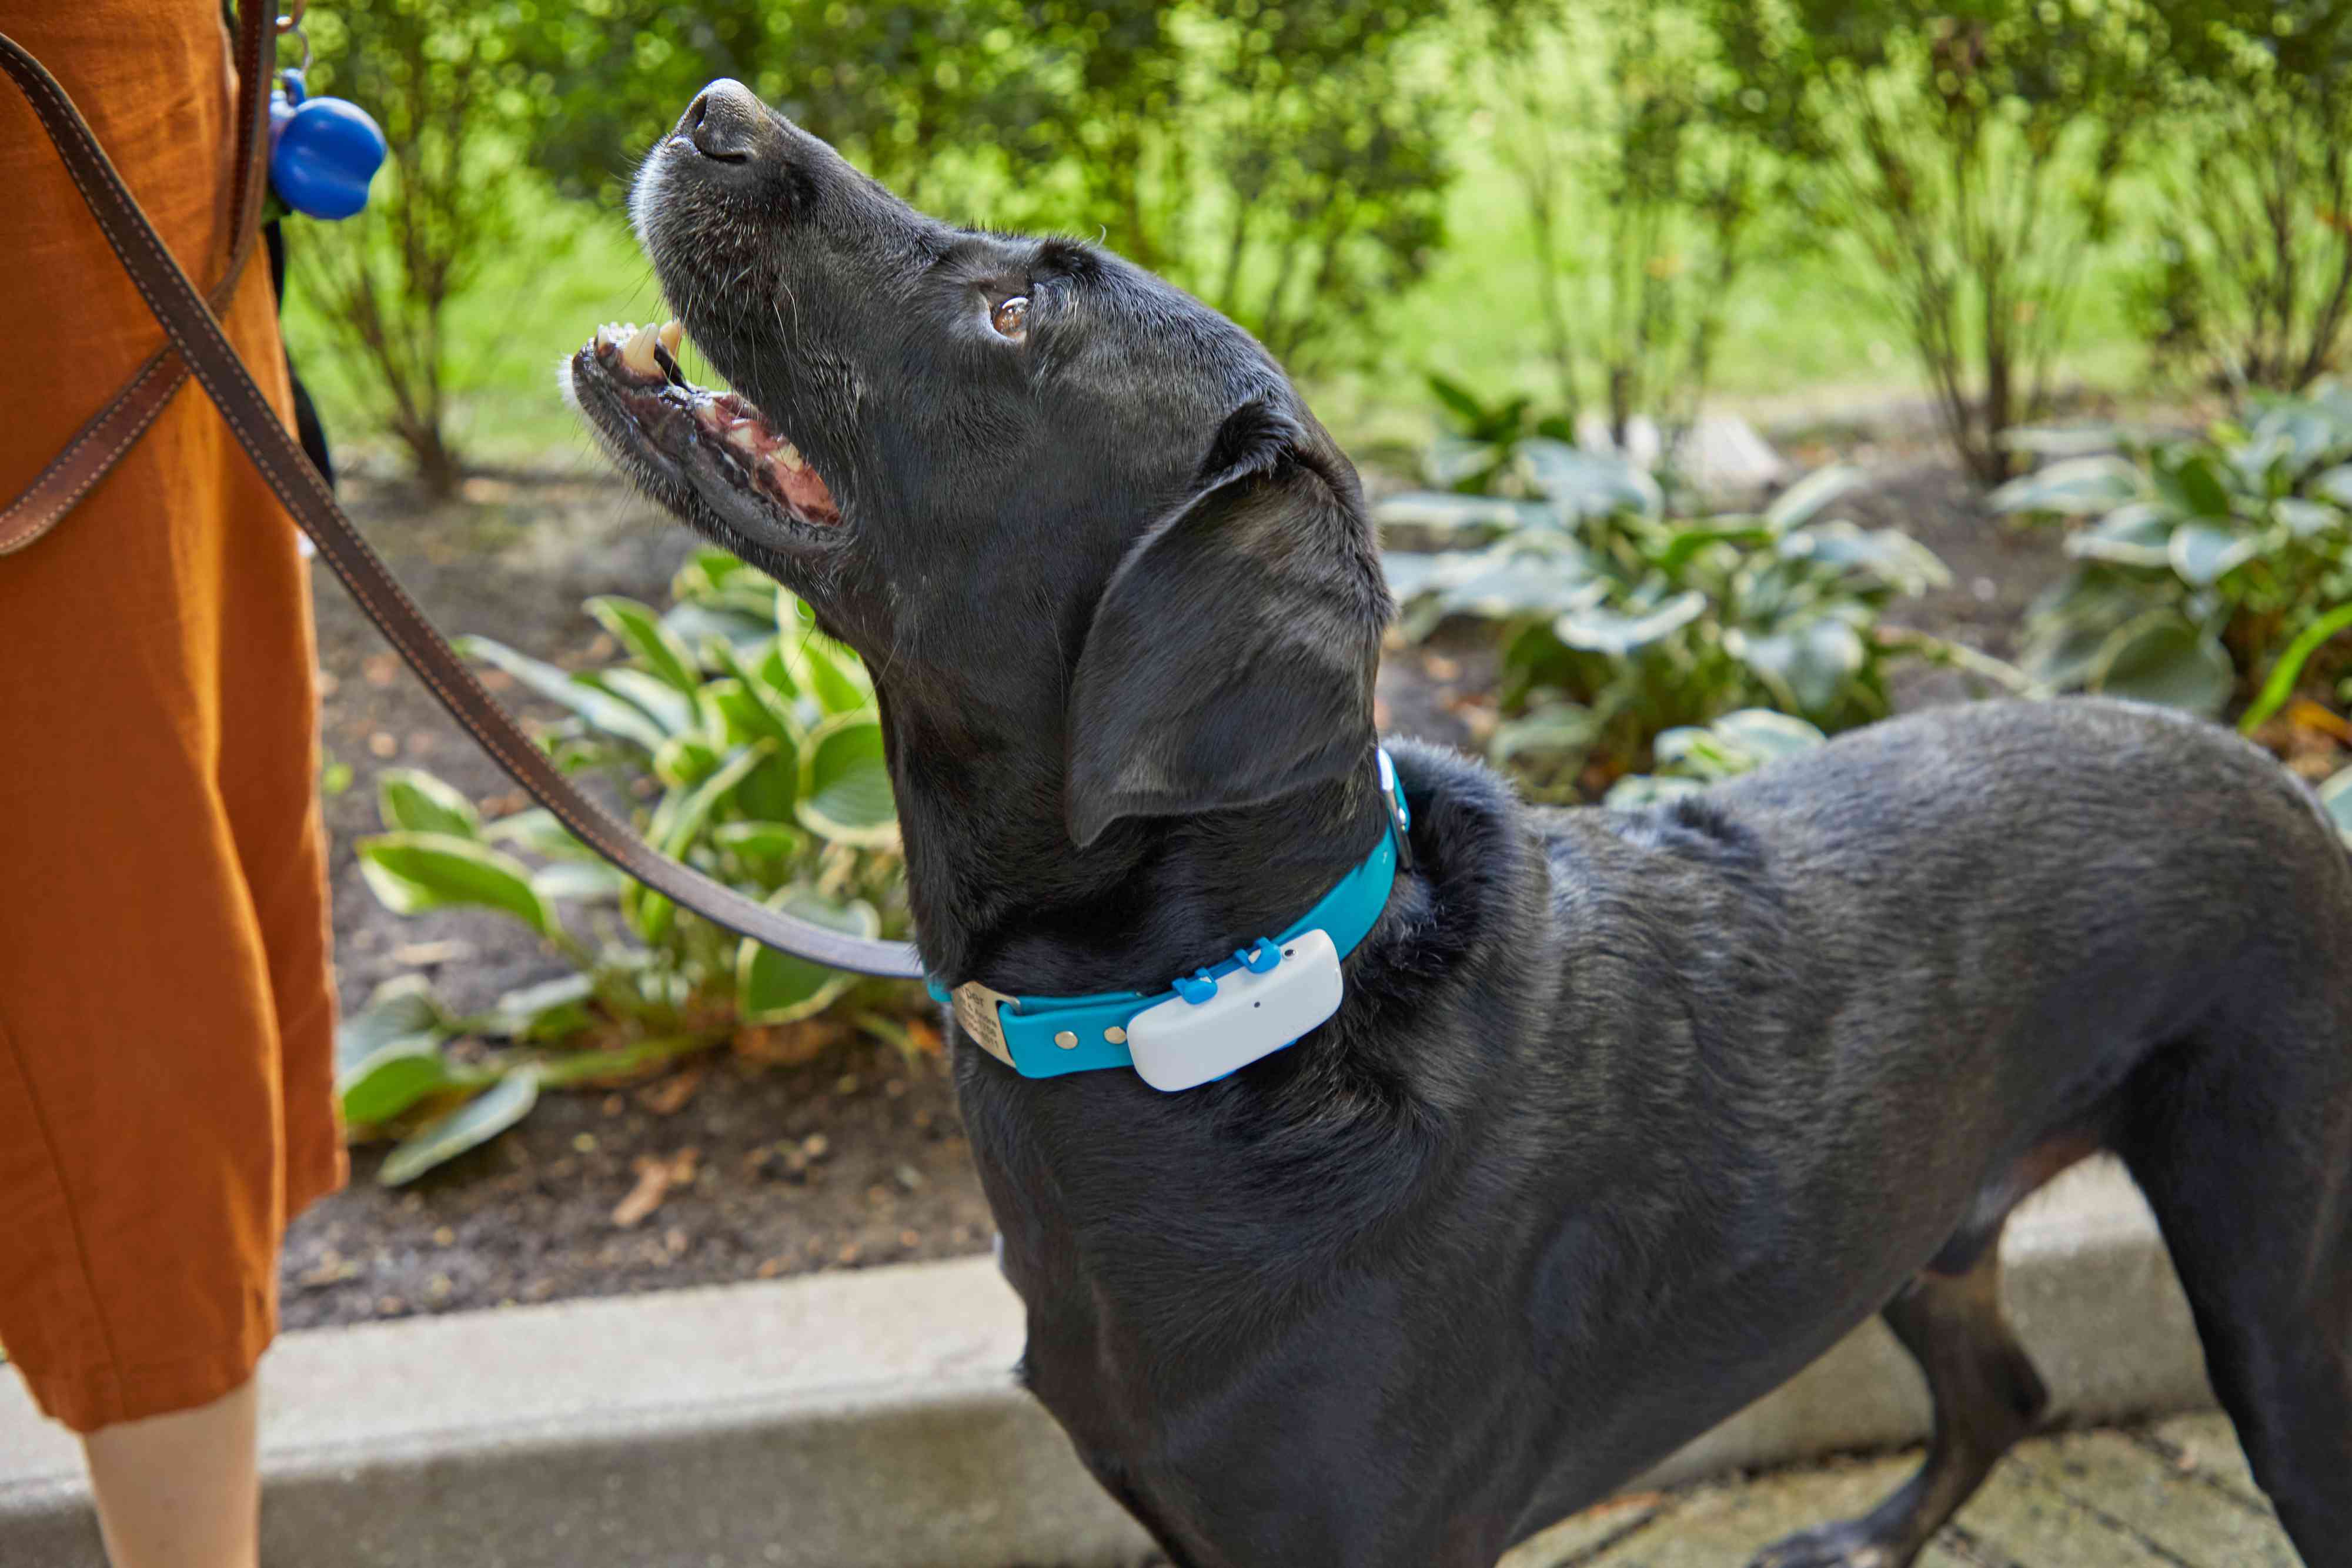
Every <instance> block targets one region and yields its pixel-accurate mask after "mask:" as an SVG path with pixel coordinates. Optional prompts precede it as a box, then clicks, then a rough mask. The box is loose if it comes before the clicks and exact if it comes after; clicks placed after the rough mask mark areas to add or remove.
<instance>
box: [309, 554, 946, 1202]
mask: <svg viewBox="0 0 2352 1568" xmlns="http://www.w3.org/2000/svg"><path fill="white" fill-rule="evenodd" d="M672 597H673V599H674V601H675V602H674V603H673V604H672V606H671V608H670V609H669V610H668V612H666V613H664V614H661V615H658V616H657V615H656V613H655V612H653V611H652V610H651V609H650V608H648V607H647V606H646V605H643V604H639V603H637V602H636V601H633V600H628V599H621V598H611V597H608V598H603V599H595V600H591V601H589V610H590V611H591V612H592V613H593V614H594V615H595V616H596V618H597V619H598V620H599V621H601V622H603V623H604V626H605V628H606V630H607V631H608V632H611V633H612V635H613V636H614V638H615V639H616V640H617V642H618V643H619V644H620V645H621V646H622V647H623V648H625V650H627V657H626V659H625V662H623V663H620V664H614V665H611V666H609V667H605V668H601V669H591V670H583V671H579V672H576V673H567V672H565V671H563V670H560V669H557V668H556V667H555V666H553V665H551V664H542V663H541V662H540V661H538V660H536V659H532V658H530V657H529V656H527V655H525V654H522V653H517V652H516V651H515V650H513V649H511V648H508V647H506V646H504V645H502V644H500V643H494V642H491V641H489V640H488V639H487V638H470V639H467V640H466V643H465V647H466V651H467V653H469V654H470V655H471V656H472V657H474V658H477V659H478V660H481V661H482V662H484V663H487V664H492V665H495V666H496V667H498V668H499V669H500V670H503V671H505V672H506V673H507V674H509V675H510V676H512V677H513V678H514V679H515V680H516V681H517V682H519V683H520V685H523V686H525V687H526V688H528V689H529V690H530V691H531V692H533V693H534V694H536V695H539V696H541V697H542V698H545V699H548V700H550V701H552V702H554V703H556V704H558V705H560V706H562V707H563V708H564V710H565V711H566V714H567V717H566V718H565V719H564V720H563V721H562V722H561V723H560V724H558V725H557V726H556V727H553V728H552V729H551V730H550V731H548V732H547V734H546V735H545V737H543V738H544V743H545V744H546V745H547V746H548V747H550V749H551V751H552V752H553V753H554V755H555V757H556V758H557V760H558V761H559V762H561V763H562V765H563V766H564V767H565V768H567V769H572V770H577V769H582V768H596V769H601V770H604V771H605V772H607V773H609V774H610V775H611V776H612V777H613V778H614V779H615V781H616V782H618V783H619V784H620V785H621V786H622V787H623V789H624V790H625V792H626V793H627V794H629V795H632V796H635V797H636V798H640V799H650V800H653V802H654V803H653V805H652V806H651V808H650V810H648V811H647V812H646V816H645V818H644V820H643V821H641V823H640V824H639V825H640V827H641V829H642V831H644V833H645V836H646V840H647V841H649V842H650V843H652V844H653V845H654V846H655V847H656V849H658V850H660V851H661V852H663V853H665V854H667V855H670V856H673V857H675V858H677V859H679V860H682V861H685V862H687V863H688V864H690V865H693V866H695V867H697V868H698V869H699V870H701V871H703V872H706V873H709V874H710V875H711V876H714V877H717V878H718V879H719V880H720V881H723V882H725V883H728V884H729V885H730V886H731V887H734V888H736V889H737V890H738V891H740V892H741V893H744V894H747V895H749V896H751V897H752V898H758V899H763V900H765V901H767V902H768V903H770V904H774V905H776V906H778V907H780V908H783V909H786V910H789V911H790V912H791V913H793V914H794V915H800V916H802V917H803V918H804V919H808V920H813V921H815V922H817V923H818V924H820V925H831V926H834V927H835V928H837V929H840V930H844V931H849V932H853V933H855V934H856V935H858V936H877V935H881V934H883V933H886V932H887V933H888V934H890V935H893V936H896V935H900V934H902V933H903V932H904V930H905V927H906V922H907V915H906V905H905V894H904V881H903V868H902V864H901V862H900V859H899V853H898V818H897V814H896V810H895V808H894V806H893V803H892V800H891V794H890V781H889V775H888V771H887V768H886V767H885V766H884V762H883V757H882V727H881V722H880V720H879V718H878V717H877V714H876V711H875V706H874V689H873V686H872V685H871V683H870V682H868V681H867V679H866V674H865V671H864V669H863V668H862V667H861V666H860V665H859V664H858V662H857V660H856V657H855V656H854V655H852V654H851V653H848V652H847V651H845V650H843V649H840V648H838V647H836V646H835V644H833V643H829V642H827V641H825V640H824V639H823V638H820V637H817V636H816V635H815V634H814V632H813V631H812V630H811V629H810V627H809V626H808V625H806V624H805V623H804V622H803V620H802V618H801V607H800V604H799V601H796V600H794V599H793V597H792V596H791V595H790V594H788V593H786V592H784V591H782V589H780V588H778V587H777V586H776V585H775V584H774V583H773V582H772V581H770V580H768V579H767V578H765V577H762V576H761V575H760V574H759V573H757V572H755V571H753V570H751V569H750V568H749V567H746V566H744V565H743V564H742V563H741V562H740V561H739V560H737V559H735V558H734V557H732V556H730V555H728V554H726V553H725V552H724V551H720V550H712V549H704V550H699V551H698V552H697V553H696V555H695V557H694V559H692V560H690V561H689V562H688V564H687V565H686V566H685V567H684V568H683V569H682V570H680V571H679V573H678V576H677V581H676V583H675V584H674V585H673V591H672ZM379 809H380V810H381V813H382V815H383V825H384V828H385V830H386V831H384V832H383V833H382V834H380V835H378V836H376V837H373V838H368V839H362V840H361V841H359V843H358V845H357V846H356V848H357V850H358V853H359V857H360V867H361V872H362V875H363V876H364V877H365V878H366V880H367V883H368V887H369V889H370V890H371V891H372V892H373V893H374V894H375V895H376V897H377V898H378V899H379V900H381V901H382V902H383V904H385V905H386V906H387V907H388V908H390V909H392V910H394V911H395V912H396V913H399V914H402V915H416V914H423V913H425V912H427V911H429V910H435V909H445V908H451V907H471V908H481V909H489V910H494V911H497V912H498V913H499V914H502V915H508V916H509V917H511V918H513V919H515V920H518V921H520V922H521V923H522V924H523V925H525V926H526V927H528V928H529V930H530V932H531V933H532V934H533V935H534V936H537V937H538V938H540V939H541V940H542V941H544V942H545V943H547V944H548V945H549V946H551V947H552V948H553V949H554V951H555V952H557V953H559V954H560V955H562V957H563V958H564V959H565V960H566V961H567V962H568V963H570V964H571V965H572V968H573V971H574V972H573V973H572V975H570V976H567V977H563V978H562V979H558V980H554V981H551V982H549V983H548V984H545V985H541V986H536V987H532V988H530V989H528V990H526V991H520V992H517V993H515V994H513V995H512V996H509V997H506V998H501V999H500V1000H499V1003H498V1005H497V1006H496V1007H495V1008H493V1009H491V1010H490V1011H489V1012H488V1014H486V1015H483V1016H482V1017H479V1018H461V1017H457V1016H456V1015H454V1014H452V1013H450V1012H449V1010H448V1009H446V1008H444V1007H443V1006H441V1004H440V1003H439V1002H438V1001H437V1000H436V999H435V998H433V997H432V995H431V993H430V992H429V991H428V990H426V989H425V988H424V987H423V986H422V985H421V983H410V984H405V985H402V986H399V987H396V988H394V989H393V990H392V991H390V992H388V993H386V994H385V995H383V996H380V997H379V998H377V1000H376V1002H374V1003H373V1004H371V1006H370V1008H369V1009H367V1010H366V1011H365V1012H363V1013H362V1014H361V1015H360V1016H359V1017H358V1018H356V1019H353V1020H352V1022H351V1023H350V1024H348V1025H346V1026H345V1030H344V1039H343V1041H342V1044H341V1069H340V1077H339V1091H340V1092H341V1095H342V1100H343V1113H344V1116H345V1118H346V1119H347V1120H348V1121H350V1122H351V1123H352V1124H355V1125H360V1126H376V1125H381V1124H387V1123H399V1124H401V1126H402V1127H403V1129H404V1132H405V1134H406V1136H405V1138H404V1142H403V1143H402V1145H401V1146H400V1147H399V1148H397V1149H395V1150H394V1152H393V1154H392V1155H391V1156H390V1157H388V1158H387V1159H386V1161H385V1163H384V1166H383V1172H382V1179H383V1181H385V1182H386V1183H391V1184H397V1183H399V1182H403V1181H406V1180H409V1179H411V1178H412V1177H414V1176H417V1175H420V1174H422V1173H423V1172H424V1171H425V1170H427V1169H430V1168H431V1167H432V1166H434V1165H436V1164H438V1163H440V1162H441V1161H442V1160H445V1159H447V1158H449V1157H451V1156H452V1155H456V1154H458V1153H461V1152H462V1151H463V1150H465V1149H467V1148H470V1147H472V1146H474V1145H476V1144H478V1143H479V1142H481V1141H482V1140H483V1139H485V1138H488V1137H490V1136H492V1135H494V1134H497V1133H499V1132H500V1131H502V1130H503V1129H504V1128H506V1127H507V1126H509V1125H511V1124H513V1123H514V1122H516V1121H518V1120H520V1118H521V1117H522V1116H523V1115H524V1114H526V1113H528V1112H529V1111H530V1105H531V1102H532V1101H533V1100H534V1099H535V1098H536V1096H537V1092H538V1090H539V1088H540V1086H541V1085H546V1084H558V1083H572V1082H594V1081H603V1080H606V1079H611V1078H614V1077H625V1076H627V1075H629V1074H631V1073H635V1072H640V1071H645V1070H646V1069H648V1068H651V1067H654V1066H656V1065H658V1064H659V1063H662V1062H664V1061H670V1060H672V1059H674V1058H676V1057H678V1056H681V1055H684V1054H686V1053H688V1052H691V1051H700V1050H705V1049H708V1048H709V1047H711V1046H714V1045H717V1044H719V1043H721V1042H723V1041H726V1040H730V1039H736V1038H738V1037H740V1034H741V1032H742V1031H743V1030H751V1029H761V1028H770V1027H773V1026H777V1025H784V1024H793V1023H798V1022H800V1021H801V1020H803V1019H808V1018H810V1017H812V1016H813V1015H814V1014H815V1013H817V1012H819V1011H820V1010H822V1009H825V1008H827V1007H829V1006H831V1005H832V1004H834V1003H835V1001H837V1000H839V999H841V998H844V997H845V996H847V995H849V994H850V993H852V992H853V991H856V993H857V995H858V996H859V997H860V998H863V1001H864V1003H865V1005H866V1013H865V1015H864V1018H863V1020H862V1021H863V1022H865V1023H866V1025H867V1026H868V1027H870V1028H871V1029H872V1030H874V1031H875V1032H877V1033H879V1034H882V1035H884V1036H885V1037H886V1038H903V1035H904V1030H903V1027H902V1026H901V1025H899V1024H898V1023H896V1022H895V1021H894V1020H893V1019H892V1017H891V1013H892V1011H893V1010H897V1011H904V1010H906V1009H907V1008H908V1007H909V1006H910V1005H911V1006H913V1007H917V1008H921V1007H927V1006H928V1004H927V1003H925V1002H923V1000H922V998H921V995H920V993H919V992H918V991H915V990H913V989H912V988H909V987H905V986H894V985H892V984H891V983H890V982H887V981H860V980H859V979H858V977H856V976H854V975H847V974H841V973H838V972H835V971H833V970H829V969H826V968H824V967H820V966H818V965H815V964H813V963H810V962H809V961H807V960H806V959H803V958H796V957H793V956H790V955H788V954H783V953H779V952H777V951H775V950H773V949H772V948H767V947H763V946H761V945H760V944H758V943H756V942H753V941H751V940H750V939H749V938H746V937H738V936H733V935H731V934H730V933H728V932H726V931H722V930H720V929H719V927H717V926H715V925H711V924H709V922H708V921H705V920H703V919H701V918H699V917H698V916H696V915H691V914H688V913H686V912H683V911H681V910H679V909H678V908H677V905H675V904H672V903H670V901H669V900H668V899H667V898H665V897H663V896H662V895H661V894H656V893H652V892H649V891H648V890H647V889H646V888H645V887H643V886H642V885H640V884H639V883H635V882H634V881H632V880H630V879H629V878H627V877H625V876H624V875H622V874H621V873H619V872H616V871H614V869H613V868H612V867H611V866H609V865H607V864H606V863H605V862H604V861H603V860H601V859H600V858H598V857H597V856H596V855H595V854H594V853H593V852H591V851H590V850H589V849H588V848H587V846H586V845H584V844H583V843H581V842H580V841H579V840H577V839H575V838H574V837H573V836H572V834H571V833H570V832H568V831H566V830H565V829H564V828H563V826H562V824H561V823H560V822H558V821H556V820H555V819H554V818H553V816H551V814H550V813H549V812H548V811H546V810H543V809H540V808H533V809H530V810H523V811H518V812H515V813H513V814H511V815H508V816H504V817H499V818H497V819H495V820H493V821H482V820H481V818H480V815H479V813H478V811H477V810H475V808H474V806H473V804H472V803H471V802H470V801H468V800H467V799H466V798H465V797H464V796H463V795H462V794H460V793H458V791H457V790H456V789H452V788H450V787H449V786H448V785H446V784H445V783H443V782H442V781H441V780H439V779H435V778H434V777H432V776H431V775H430V774H426V773H422V772H417V771H414V770H404V771H397V772H393V773H387V774H385V775H384V776H383V780H382V785H381V794H380V800H379ZM526 856H527V857H529V858H528V859H525V858H524V857H526ZM600 906H602V907H605V908H609V909H611V910H612V911H613V912H614V914H616V915H617V916H618V925H617V927H616V926H615V925H614V921H613V920H612V919H611V918H609V917H607V918H603V919H596V918H593V917H591V914H590V912H593V911H594V910H596V909H598V908H599V907H600ZM567 916H569V917H568V918H567ZM582 926H586V927H588V928H589V929H590V930H591V931H592V932H594V933H595V935H594V936H583V935H582V933H581V929H580V928H581V927H582ZM876 1009H879V1010H876ZM466 1035H473V1036H483V1037H488V1038H492V1039H498V1040H505V1041H507V1042H508V1043H507V1045H506V1046H505V1047H504V1048H503V1049H501V1050H500V1051H496V1052H493V1053H491V1054H489V1055H488V1056H487V1057H476V1058H472V1059H470V1060H466V1059H459V1058H457V1057H453V1056H452V1055H451V1054H450V1053H449V1052H448V1051H447V1050H446V1045H447V1042H448V1041H449V1040H452V1039H454V1038H457V1037H459V1036H466ZM420 1111H421V1112H423V1113H425V1114H423V1115H420V1114H419V1113H420Z"/></svg>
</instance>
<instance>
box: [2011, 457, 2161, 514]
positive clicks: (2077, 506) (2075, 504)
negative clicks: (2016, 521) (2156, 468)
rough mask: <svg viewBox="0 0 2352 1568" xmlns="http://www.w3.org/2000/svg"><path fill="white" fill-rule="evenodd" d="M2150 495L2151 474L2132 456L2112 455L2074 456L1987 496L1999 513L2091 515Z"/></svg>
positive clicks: (2040, 469) (2012, 481)
mask: <svg viewBox="0 0 2352 1568" xmlns="http://www.w3.org/2000/svg"><path fill="white" fill-rule="evenodd" d="M2146 495H2147V476H2146V475H2144V474H2142V473H2141V472H2140V470H2139V468H2138V466H2137V465H2135V464H2133V463H2132V462H2130V461H2129V460H2128V459H2126V458H2122V457H2117V456H2115V455H2112V454H2108V455H2102V456H2097V457H2070V458H2067V459H2065V460H2063V461H2062V462H2057V463H2053V464H2051V465H2048V466H2047V467H2043V468H2039V469H2036V470H2035V471H2034V472H2032V473H2031V474H2028V475H2026V476H2023V477H2022V478H2017V479H2011V481H2010V482H2009V483H2008V484H2006V485H2003V486H2001V487H2000V489H1998V490H1995V491H1994V492H1993V493H1992V494H1991V495H1990V496H1989V497H1986V501H1987V504H1988V505H1990V507H1992V509H1993V510H1994V511H1996V512H2046V513H2052V514H2054V515H2056V516H2059V517H2088V516H2089V515H2090V514H2092V513H2093V512H2104V511H2106V510H2107V509H2108V508H2110V507H2119V506H2121V505H2123V504H2124V503H2125V502H2126V501H2133V500H2137V499H2139V498H2141V497H2144V496H2146Z"/></svg>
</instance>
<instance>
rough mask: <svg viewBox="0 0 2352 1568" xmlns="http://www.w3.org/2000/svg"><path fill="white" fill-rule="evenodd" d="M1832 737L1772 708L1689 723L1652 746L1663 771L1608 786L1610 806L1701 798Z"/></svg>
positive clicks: (1627, 777)
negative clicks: (1700, 794)
mask: <svg viewBox="0 0 2352 1568" xmlns="http://www.w3.org/2000/svg"><path fill="white" fill-rule="evenodd" d="M1828 738H1829V737H1827V736H1825V735H1823V734H1822V732H1821V731H1820V730H1819V729H1816V728H1815V727H1813V726H1811V725H1810V724H1807V723H1806V722H1805V721H1804V720H1803V719H1801V718H1790V716H1788V715H1787V714H1785V713H1774V712H1773V711H1772V710H1771V709H1770V708H1760V707H1750V708H1742V709H1740V710H1739V711H1738V713H1727V714H1725V715H1724V716H1722V717H1721V718H1719V719H1717V720H1716V721H1715V722H1714V723H1713V724H1710V725H1706V726H1697V725H1686V726H1684V727H1680V728H1676V729H1670V730H1668V731H1666V732H1665V733H1664V735H1661V736H1660V737H1658V738H1657V740H1656V741H1655V742H1654V743H1653V745H1652V747H1651V750H1652V751H1653V752H1654V754H1655V756H1656V758H1657V765H1658V770H1657V771H1656V772H1655V773H1629V774H1627V775H1626V776H1625V777H1624V778H1622V779H1619V780H1617V782H1616V783H1614V784H1612V785H1611V786H1610V787H1609V794H1608V797H1607V800H1606V801H1605V803H1606V804H1608V805H1611V806H1654V805H1656V804H1658V803H1659V802H1660V801H1662V800H1673V799H1675V797H1676V796H1679V795H1692V794H1696V793H1697V792H1698V791H1699V790H1701V789H1706V787H1707V786H1708V785H1710V784H1717V783H1720V782H1722V781H1723V780H1724V779H1737V778H1738V777H1739V775H1741V774H1742V773H1751V772H1753V771H1755V770H1756V769H1757V768H1761V767H1763V766H1764V765H1765V764H1766V763H1768V762H1775V761H1778V760H1779V759H1780V758H1783V757H1795V756H1797V755H1799V754H1801V753H1802V752H1807V751H1811V750H1812V749H1813V747H1817V746H1820V745H1821V744H1822V743H1823V742H1824V741H1826V740H1827V739H1828Z"/></svg>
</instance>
